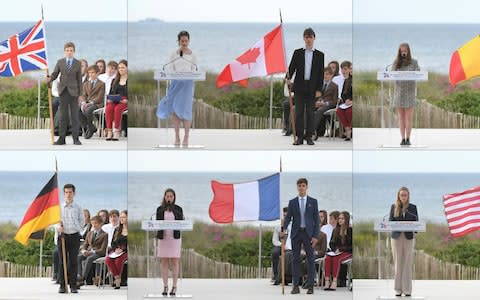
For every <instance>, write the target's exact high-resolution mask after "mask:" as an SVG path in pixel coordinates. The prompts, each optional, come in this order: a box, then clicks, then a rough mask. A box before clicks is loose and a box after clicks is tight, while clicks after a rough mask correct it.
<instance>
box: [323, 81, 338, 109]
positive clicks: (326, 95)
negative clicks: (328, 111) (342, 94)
mask: <svg viewBox="0 0 480 300" xmlns="http://www.w3.org/2000/svg"><path fill="white" fill-rule="evenodd" d="M320 99H321V100H323V101H328V106H336V105H337V101H338V85H337V84H336V83H335V82H333V81H330V83H329V84H328V87H327V90H325V91H323V92H322V96H321V97H320Z"/></svg>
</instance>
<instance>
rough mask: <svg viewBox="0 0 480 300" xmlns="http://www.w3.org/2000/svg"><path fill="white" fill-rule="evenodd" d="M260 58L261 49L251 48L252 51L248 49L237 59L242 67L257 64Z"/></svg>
mask: <svg viewBox="0 0 480 300" xmlns="http://www.w3.org/2000/svg"><path fill="white" fill-rule="evenodd" d="M259 56H260V48H251V49H248V50H247V51H246V52H245V53H243V54H242V55H240V56H239V57H237V61H238V62H240V63H241V64H242V65H244V64H251V63H255V62H256V61H257V58H258V57H259ZM249 67H250V66H249Z"/></svg>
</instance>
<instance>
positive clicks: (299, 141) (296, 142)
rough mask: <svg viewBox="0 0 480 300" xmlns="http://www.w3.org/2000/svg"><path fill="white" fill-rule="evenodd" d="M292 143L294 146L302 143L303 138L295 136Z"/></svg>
mask: <svg viewBox="0 0 480 300" xmlns="http://www.w3.org/2000/svg"><path fill="white" fill-rule="evenodd" d="M293 145H294V146H298V145H303V139H299V138H297V140H296V141H295V143H293Z"/></svg>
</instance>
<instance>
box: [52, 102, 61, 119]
mask: <svg viewBox="0 0 480 300" xmlns="http://www.w3.org/2000/svg"><path fill="white" fill-rule="evenodd" d="M59 106H60V98H58V97H55V98H53V101H52V113H53V118H54V119H55V115H56V114H57V110H58V107H59Z"/></svg>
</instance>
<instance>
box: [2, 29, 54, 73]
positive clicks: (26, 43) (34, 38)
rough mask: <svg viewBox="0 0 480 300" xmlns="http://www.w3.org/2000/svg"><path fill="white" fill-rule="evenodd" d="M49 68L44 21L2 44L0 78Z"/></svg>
mask: <svg viewBox="0 0 480 300" xmlns="http://www.w3.org/2000/svg"><path fill="white" fill-rule="evenodd" d="M47 68H48V62H47V47H46V43H45V28H44V26H43V20H40V21H38V22H37V24H35V25H34V26H32V27H31V28H29V29H27V30H25V31H23V32H21V33H18V34H15V35H13V36H11V37H10V38H9V39H8V40H5V41H3V42H1V43H0V76H4V77H13V76H17V75H18V74H20V73H23V72H26V71H35V70H43V69H47Z"/></svg>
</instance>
